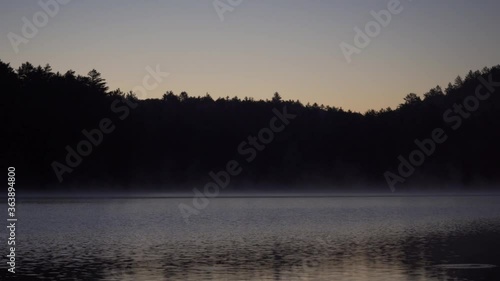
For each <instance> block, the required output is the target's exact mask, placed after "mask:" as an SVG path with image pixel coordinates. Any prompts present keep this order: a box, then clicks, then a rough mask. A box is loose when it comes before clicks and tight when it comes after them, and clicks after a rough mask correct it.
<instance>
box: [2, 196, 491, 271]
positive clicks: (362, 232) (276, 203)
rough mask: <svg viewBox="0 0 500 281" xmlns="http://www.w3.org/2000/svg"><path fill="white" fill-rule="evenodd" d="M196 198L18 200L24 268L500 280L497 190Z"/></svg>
mask: <svg viewBox="0 0 500 281" xmlns="http://www.w3.org/2000/svg"><path fill="white" fill-rule="evenodd" d="M190 200H191V199H190V198H170V199H169V198H157V199H152V198H149V199H147V198H139V199H134V198H124V199H109V198H108V199H95V198H94V199H63V198H60V199H43V200H40V199H38V200H29V199H25V200H21V201H20V202H19V211H18V218H19V223H18V227H19V230H18V241H19V246H18V249H17V251H18V257H19V268H18V273H17V275H18V277H27V276H30V275H31V276H40V277H45V278H47V279H57V280H74V279H78V280H384V281H385V280H498V278H500V270H499V268H498V267H496V266H497V265H500V257H499V256H498V254H497V253H498V251H499V250H500V242H499V241H498V237H499V236H498V235H499V234H500V204H499V203H500V197H497V196H455V197H454V196H440V197H429V196H427V197H424V196H421V197H363V196H355V197H328V198H300V197H297V198H212V199H210V204H209V206H208V207H207V208H205V209H203V210H202V211H201V213H200V214H199V215H197V216H192V217H190V218H189V221H188V222H186V221H185V220H184V219H183V218H182V216H181V214H180V213H179V209H178V205H179V204H180V203H183V202H184V203H186V202H189V201H190ZM2 207H4V205H2ZM467 265H469V266H467ZM475 265H476V266H475ZM4 274H5V273H4V272H2V273H0V277H3V276H4Z"/></svg>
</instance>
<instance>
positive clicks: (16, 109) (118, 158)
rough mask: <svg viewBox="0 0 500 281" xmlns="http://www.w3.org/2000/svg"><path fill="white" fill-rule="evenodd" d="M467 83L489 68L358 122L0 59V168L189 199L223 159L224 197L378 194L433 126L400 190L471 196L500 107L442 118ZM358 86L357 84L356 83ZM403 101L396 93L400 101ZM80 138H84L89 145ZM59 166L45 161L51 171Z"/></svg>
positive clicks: (41, 184)
mask: <svg viewBox="0 0 500 281" xmlns="http://www.w3.org/2000/svg"><path fill="white" fill-rule="evenodd" d="M479 77H484V79H486V80H488V77H489V78H491V79H492V80H493V81H500V65H499V66H495V67H492V68H487V67H486V68H484V69H482V70H480V71H479V70H478V71H470V72H469V73H468V74H467V76H466V77H464V78H462V77H460V76H459V77H457V79H456V80H455V81H454V82H453V83H450V84H448V86H447V87H446V89H444V90H443V89H441V87H439V86H437V87H435V88H433V89H431V90H430V91H429V92H427V93H425V94H424V95H423V96H422V97H420V96H418V95H416V94H413V93H412V94H408V95H407V96H406V97H404V98H403V99H402V103H401V104H400V105H399V106H398V107H397V108H395V109H391V108H386V109H381V110H378V111H376V110H369V111H367V112H366V113H364V114H361V113H357V112H352V111H350V110H347V111H346V110H343V109H342V108H337V107H333V106H323V105H318V104H312V105H311V104H306V105H305V104H302V103H301V102H300V101H293V100H284V99H282V98H281V96H280V95H279V94H278V93H275V94H274V95H270V98H269V99H268V100H254V99H253V98H251V97H245V98H243V99H240V98H238V97H232V98H231V97H226V98H217V99H213V98H212V97H211V96H210V95H209V94H208V93H207V94H206V95H205V96H198V97H193V96H190V95H189V94H188V93H186V92H182V93H179V94H175V93H173V92H171V91H168V92H166V93H165V94H164V95H163V97H162V98H154V99H153V98H151V99H145V100H142V99H138V98H137V96H136V95H134V93H132V92H123V91H121V90H120V89H117V90H110V89H108V86H107V85H106V81H105V79H104V78H103V77H101V74H100V73H99V72H98V71H96V70H92V71H90V72H89V73H88V74H87V75H85V76H83V75H77V74H76V73H75V72H74V71H72V70H69V71H67V72H66V73H59V72H57V73H55V72H54V71H52V69H51V67H50V66H49V65H46V66H33V65H32V64H30V63H24V64H22V65H21V66H20V67H19V68H18V69H17V70H15V69H13V68H12V67H11V66H10V65H9V64H8V63H5V62H1V61H0V81H1V84H2V87H3V89H2V93H3V97H2V100H3V101H2V103H1V104H2V105H1V106H2V110H1V111H2V112H3V113H4V114H5V117H4V120H5V121H6V123H4V124H5V126H4V132H6V134H5V137H6V138H7V142H5V145H6V146H7V147H6V149H5V151H6V155H5V158H4V159H5V160H6V163H4V164H5V165H6V166H7V165H8V166H15V167H16V174H18V184H20V185H23V186H24V187H25V188H26V189H33V190H49V189H50V190H59V189H70V190H81V191H86V190H90V189H92V188H93V187H103V186H104V187H108V188H110V189H115V190H134V191H135V190H137V191H139V190H141V189H142V188H146V187H148V188H149V187H153V188H156V189H158V190H162V191H173V190H175V191H179V190H183V191H190V190H191V189H192V187H193V186H194V185H196V184H200V185H202V184H204V183H206V182H208V181H209V180H210V178H209V176H208V174H209V173H210V172H211V171H218V170H221V169H223V168H224V166H225V165H226V163H227V162H228V161H229V160H232V159H235V160H237V161H239V162H240V163H241V166H242V168H243V171H242V173H241V174H240V175H238V176H237V177H235V178H233V179H231V190H233V191H238V190H242V189H243V186H246V187H249V186H250V187H252V186H254V187H258V186H271V185H272V186H284V187H290V188H292V187H293V188H296V190H301V191H307V190H308V189H310V188H311V187H314V186H322V187H325V188H331V189H338V190H349V188H354V187H356V186H365V187H367V186H377V187H378V186H384V187H386V186H387V184H386V180H385V178H384V173H385V172H386V171H388V170H393V171H396V170H397V167H398V165H399V161H398V156H399V155H402V156H404V157H407V156H408V154H409V153H410V152H411V151H412V150H414V149H415V140H416V139H419V140H422V139H425V138H428V137H429V135H430V133H431V132H432V131H433V129H435V128H438V127H440V128H444V129H445V130H446V132H447V135H448V140H447V141H446V143H444V144H442V145H440V146H439V147H437V148H436V152H435V153H434V154H433V155H431V156H429V157H427V158H426V159H425V163H424V164H423V165H421V166H420V167H418V168H416V169H415V172H414V174H413V175H412V176H411V177H409V178H407V179H406V180H405V182H404V183H402V184H401V185H400V187H401V188H404V187H405V186H407V187H408V188H415V187H416V188H418V189H422V190H426V189H429V188H431V187H432V188H435V187H438V188H442V189H449V188H456V187H460V188H463V189H467V190H475V189H476V188H478V187H479V186H494V185H495V184H496V183H498V182H499V180H500V173H498V171H499V168H500V164H499V161H498V160H499V159H500V149H499V147H498V146H499V143H500V130H499V128H500V99H499V97H498V94H497V93H496V92H494V93H492V95H491V97H490V98H489V99H488V100H486V101H483V102H481V104H480V107H479V108H478V110H477V111H475V112H474V113H472V114H471V116H470V117H468V118H464V120H463V124H462V126H461V128H460V129H459V130H453V129H452V128H451V127H452V125H453V124H450V123H447V122H445V121H444V120H443V114H444V113H445V112H446V111H447V110H449V109H450V108H453V105H454V104H463V101H464V99H465V98H466V97H468V96H470V95H474V93H475V91H476V87H477V86H478V85H479V84H480V82H479V81H478V78H479ZM360 80H362V78H360ZM402 97H403V95H402ZM283 108H286V110H287V111H288V112H289V113H291V114H294V115H296V117H295V118H294V119H293V121H291V122H290V124H289V125H287V126H286V128H285V130H283V131H282V132H280V133H279V134H276V135H275V137H274V139H273V141H272V142H271V143H270V144H268V145H266V148H265V149H263V150H262V151H259V152H258V154H257V155H256V157H255V160H254V161H252V162H251V163H246V161H244V159H245V156H244V155H243V156H242V155H240V153H238V145H239V144H240V143H241V142H242V141H245V140H246V139H247V138H248V136H249V135H256V134H257V133H258V132H259V130H261V129H262V128H264V127H266V126H268V124H269V120H270V119H271V118H272V117H273V109H277V110H279V111H281V110H282V109H283ZM103 119H106V120H111V122H112V124H110V123H108V124H104V125H105V127H107V128H108V129H109V128H111V127H113V130H111V129H110V130H109V131H110V132H109V133H103V136H102V139H100V140H101V141H100V142H99V143H98V144H97V145H94V147H93V149H92V152H91V153H90V154H89V155H88V156H84V157H81V158H82V159H81V161H79V162H80V163H78V165H77V166H76V167H68V168H70V170H71V172H65V173H64V174H63V175H62V177H61V178H62V180H61V179H60V178H58V176H57V173H56V172H55V170H57V169H59V171H61V169H63V168H61V167H63V166H61V165H67V164H66V163H65V159H66V158H67V155H68V150H67V149H66V148H67V147H68V146H69V147H72V148H74V149H75V150H76V147H77V145H78V143H79V142H81V141H82V140H87V139H88V136H87V135H86V134H84V133H83V131H84V130H85V132H87V133H88V134H90V135H92V132H93V130H95V129H99V128H100V126H101V125H102V124H101V123H102V120H103ZM91 141H92V140H91V139H90V140H89V142H91ZM56 162H57V163H59V164H60V165H59V164H54V163H56Z"/></svg>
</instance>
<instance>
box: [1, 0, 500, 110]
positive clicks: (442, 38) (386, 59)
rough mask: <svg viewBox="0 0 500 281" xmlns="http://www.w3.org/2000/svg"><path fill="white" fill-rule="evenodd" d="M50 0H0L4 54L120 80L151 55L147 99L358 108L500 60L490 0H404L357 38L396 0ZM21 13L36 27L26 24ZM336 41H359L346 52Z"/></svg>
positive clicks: (136, 80)
mask: <svg viewBox="0 0 500 281" xmlns="http://www.w3.org/2000/svg"><path fill="white" fill-rule="evenodd" d="M55 1H56V0H37V1H34V0H31V1H28V0H16V1H2V2H1V4H0V60H2V61H4V62H7V63H10V64H11V66H13V67H14V68H17V67H18V66H20V65H21V64H22V63H23V62H26V61H29V62H31V63H33V64H35V65H39V64H41V65H45V64H47V63H49V64H50V65H51V66H52V68H53V70H54V71H60V72H66V71H67V70H69V69H72V70H74V71H76V72H77V73H78V74H82V75H84V74H87V73H88V72H89V71H90V70H91V69H94V68H95V69H97V70H98V71H99V72H101V73H102V75H103V77H104V78H105V79H106V80H107V82H108V85H109V87H110V88H111V89H116V88H120V89H121V90H123V91H129V90H132V89H133V88H135V87H136V86H140V85H142V84H143V82H142V81H143V78H144V77H145V76H146V75H147V74H148V72H147V71H146V67H148V66H149V67H151V68H153V69H155V68H156V67H157V66H159V69H160V70H161V71H162V72H168V73H170V75H169V76H168V77H167V78H166V79H164V80H162V82H161V83H160V84H159V85H158V86H157V87H155V88H154V89H151V90H149V91H148V92H147V95H146V96H142V95H141V97H143V98H158V97H161V96H162V94H163V93H165V92H166V91H169V90H172V91H174V92H175V93H177V94H178V93H180V92H181V91H186V92H188V94H189V95H191V96H203V95H205V94H206V93H209V94H210V95H211V96H212V97H214V98H216V97H221V96H222V97H226V96H230V97H233V96H238V97H240V98H244V97H253V98H255V99H268V98H271V97H272V95H273V93H274V92H279V93H280V95H281V96H282V97H283V98H284V99H286V100H288V99H293V100H297V99H298V100H300V101H301V102H303V103H307V102H310V103H311V104H312V103H314V102H316V103H318V104H324V105H330V106H335V107H342V108H343V109H345V110H347V109H351V110H353V111H358V112H365V111H366V110H368V109H376V110H378V109H381V108H387V107H392V108H395V107H397V105H398V104H400V103H402V102H403V98H404V96H406V95H407V94H408V93H412V92H413V93H416V94H419V95H423V94H424V93H425V92H427V91H428V90H429V89H430V88H433V87H435V86H436V85H441V86H442V87H446V85H447V84H448V82H452V81H453V80H454V79H455V77H456V76H457V75H461V76H464V75H465V74H466V73H467V72H468V71H469V70H476V69H482V68H483V67H485V66H488V67H491V66H494V65H497V64H500V52H498V46H499V45H500V44H499V43H500V30H499V29H498V27H499V26H500V17H498V11H499V10H500V1H498V0H480V1H466V0H440V1H435V0H401V1H400V4H399V6H398V9H391V10H392V11H393V12H394V11H395V10H398V11H400V12H398V13H392V14H391V13H390V12H388V13H390V14H391V20H390V21H389V22H388V24H384V26H383V25H381V24H378V26H379V30H375V31H379V32H375V33H371V35H373V36H372V37H370V36H369V37H368V38H369V40H370V42H369V44H365V45H366V46H362V45H359V44H358V45H356V44H355V35H356V32H355V28H356V27H358V28H359V29H360V30H365V27H366V26H367V24H368V25H369V26H372V27H373V26H374V25H373V24H369V23H370V22H372V21H374V20H375V19H374V17H373V15H372V14H371V13H370V12H371V11H375V12H379V11H381V10H389V9H388V5H391V4H392V5H395V4H394V3H391V2H392V1H397V0H363V1H362V0H342V1H341V0H301V1H300V0H273V1H269V0H215V2H214V0H164V1H160V0H147V1H146V0H145V1H136V0H108V1H99V0H86V1H77V0H72V1H69V0H57V1H59V2H60V3H58V2H55ZM64 2H69V3H64ZM40 3H49V4H51V5H49V7H50V9H48V10H47V9H44V8H43V7H42V6H43V5H40ZM54 3H57V5H54ZM214 3H215V5H214ZM389 3H391V4H389ZM216 7H218V9H219V10H218V9H217V8H216ZM47 11H53V12H50V15H47V14H48V13H49V12H47ZM44 14H45V15H47V17H46V18H44ZM34 16H35V19H34ZM23 18H25V20H23ZM26 21H28V22H29V23H30V24H33V25H34V26H35V27H36V29H37V31H36V32H31V34H30V33H29V32H24V33H23V26H25V25H27V24H26V23H25V22H26ZM374 28H376V27H374ZM25 29H26V28H25ZM25 31H26V30H25ZM26 35H27V36H26ZM367 36H368V35H367ZM13 38H15V40H14V39H13ZM19 38H22V39H19ZM16 40H17V41H16ZM13 42H14V43H13ZM343 42H344V43H345V44H349V45H350V46H353V47H356V48H357V47H362V48H357V50H358V52H357V53H354V54H353V55H352V56H351V57H350V58H351V61H350V62H348V60H347V59H346V56H345V55H344V52H343V51H342V49H341V47H340V46H341V44H342V43H343ZM16 48H17V52H16Z"/></svg>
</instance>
